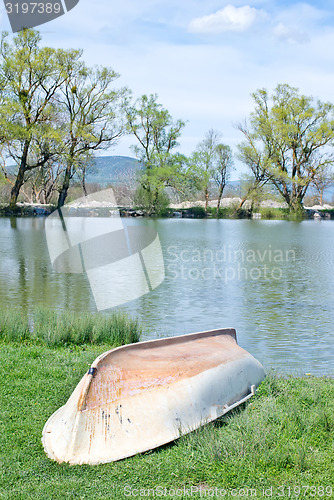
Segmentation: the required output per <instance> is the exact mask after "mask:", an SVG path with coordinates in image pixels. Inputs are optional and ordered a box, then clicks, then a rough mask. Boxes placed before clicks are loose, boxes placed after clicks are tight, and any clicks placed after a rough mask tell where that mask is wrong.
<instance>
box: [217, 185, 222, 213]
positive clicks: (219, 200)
mask: <svg viewBox="0 0 334 500" xmlns="http://www.w3.org/2000/svg"><path fill="white" fill-rule="evenodd" d="M223 191H224V186H220V188H219V193H218V200H217V216H218V212H219V209H220V202H221V199H222V196H223Z"/></svg>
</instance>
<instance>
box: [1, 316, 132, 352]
mask: <svg viewBox="0 0 334 500" xmlns="http://www.w3.org/2000/svg"><path fill="white" fill-rule="evenodd" d="M140 336H141V327H140V325H139V323H138V321H136V320H133V319H131V318H129V317H128V316H126V315H124V314H122V313H113V314H111V315H108V316H107V315H102V314H97V313H96V314H92V313H82V314H80V313H73V312H68V311H54V310H50V309H45V308H36V309H35V310H34V311H33V312H32V313H31V314H29V315H28V316H27V315H26V314H25V313H24V312H23V311H22V310H21V309H15V308H12V309H1V308H0V339H3V340H4V341H10V342H21V341H32V342H37V343H42V344H46V345H48V346H50V347H51V346H53V347H55V346H61V345H72V344H73V345H83V344H110V345H112V346H120V345H123V344H131V343H133V342H138V341H139V340H140Z"/></svg>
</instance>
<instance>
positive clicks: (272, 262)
mask: <svg viewBox="0 0 334 500" xmlns="http://www.w3.org/2000/svg"><path fill="white" fill-rule="evenodd" d="M122 220H123V223H124V224H127V225H137V226H143V227H144V228H151V229H154V230H156V231H157V232H158V234H159V238H160V242H161V246H162V250H163V255H164V262H165V272H166V277H165V280H164V281H163V283H162V284H161V285H160V286H159V287H158V288H156V289H155V290H153V291H152V292H150V293H149V294H147V295H144V296H142V297H141V298H139V299H137V300H133V301H132V302H130V303H128V304H126V305H123V306H121V307H120V309H122V310H125V311H128V312H129V313H130V314H131V315H133V316H136V317H138V318H139V320H140V321H141V323H142V324H143V325H144V328H145V338H157V337H162V336H170V335H179V334H185V333H191V332H196V331H201V330H209V329H214V328H222V327H233V328H235V329H236V330H237V336H238V342H239V344H240V345H241V346H242V347H244V348H245V349H247V350H248V351H249V352H250V353H251V354H253V356H255V357H256V358H257V359H259V361H261V362H262V363H263V364H264V366H265V368H266V369H267V370H270V369H273V370H275V371H277V372H279V373H292V374H295V375H301V374H305V373H311V374H312V375H334V363H333V360H334V343H333V325H334V287H333V282H334V222H333V221H303V222H288V221H264V220H215V219H212V220H194V219H142V218H140V219H122ZM44 226H45V219H44V218H39V217H35V218H0V234H1V237H0V300H1V303H2V304H4V305H8V306H10V305H17V306H19V307H22V308H23V309H24V310H25V311H29V310H31V309H32V308H33V307H35V306H36V305H47V306H48V307H51V308H55V309H70V310H75V311H87V310H91V311H95V310H96V306H95V302H94V299H93V296H92V292H91V289H90V284H89V282H88V279H87V277H86V275H85V274H62V273H57V272H55V271H54V270H53V269H52V266H51V263H50V258H49V254H48V249H47V244H46V237H45V227H44ZM107 313H108V311H107V312H106V314H107Z"/></svg>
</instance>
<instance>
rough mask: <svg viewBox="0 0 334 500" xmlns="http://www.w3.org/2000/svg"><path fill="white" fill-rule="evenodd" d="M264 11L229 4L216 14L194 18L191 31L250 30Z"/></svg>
mask: <svg viewBox="0 0 334 500" xmlns="http://www.w3.org/2000/svg"><path fill="white" fill-rule="evenodd" d="M263 15H264V11H262V10H258V9H254V8H253V7H250V6H249V5H245V6H244V7H234V6H233V5H227V6H226V7H224V8H223V9H221V10H218V11H217V12H216V13H215V14H210V15H208V16H204V17H197V18H195V19H192V21H190V24H189V27H188V29H189V31H190V32H192V33H203V34H217V33H223V32H225V31H237V32H242V31H246V30H248V29H249V28H250V27H251V26H252V25H253V24H254V23H255V21H256V20H257V19H258V18H259V17H263Z"/></svg>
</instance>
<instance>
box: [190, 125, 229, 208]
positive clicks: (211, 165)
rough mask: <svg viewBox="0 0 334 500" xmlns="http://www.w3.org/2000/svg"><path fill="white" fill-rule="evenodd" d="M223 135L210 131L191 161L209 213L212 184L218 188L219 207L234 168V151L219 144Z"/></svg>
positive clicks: (198, 146) (193, 172)
mask: <svg viewBox="0 0 334 500" xmlns="http://www.w3.org/2000/svg"><path fill="white" fill-rule="evenodd" d="M220 137H221V133H220V132H218V131H216V130H213V129H211V130H209V131H208V132H207V134H206V137H205V139H204V140H203V141H201V142H200V143H199V144H198V145H197V148H196V150H195V151H194V152H193V154H192V155H191V157H190V159H189V164H190V165H191V172H192V177H193V179H194V181H195V185H196V187H197V189H198V190H199V191H202V192H203V194H204V198H205V211H206V212H207V211H208V201H209V196H210V191H211V184H212V182H214V183H215V184H216V185H217V187H218V205H219V204H220V200H221V197H222V195H223V191H224V188H225V185H226V182H227V179H228V177H229V175H230V173H231V170H232V168H233V160H232V150H231V148H230V147H229V146H227V145H225V144H221V143H219V140H220Z"/></svg>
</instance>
